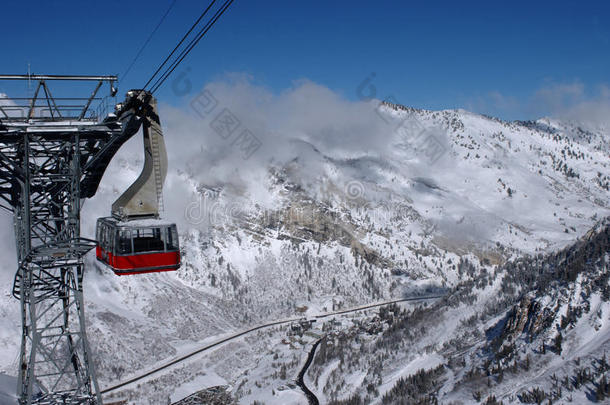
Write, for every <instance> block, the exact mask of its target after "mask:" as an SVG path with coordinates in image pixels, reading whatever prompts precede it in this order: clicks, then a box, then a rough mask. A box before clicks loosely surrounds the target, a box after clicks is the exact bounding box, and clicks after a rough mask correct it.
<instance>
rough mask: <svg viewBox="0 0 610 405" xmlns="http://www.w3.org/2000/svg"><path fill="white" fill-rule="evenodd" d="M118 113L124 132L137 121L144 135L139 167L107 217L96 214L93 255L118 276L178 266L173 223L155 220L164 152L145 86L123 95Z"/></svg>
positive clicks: (164, 172) (163, 173) (153, 104)
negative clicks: (98, 216)
mask: <svg viewBox="0 0 610 405" xmlns="http://www.w3.org/2000/svg"><path fill="white" fill-rule="evenodd" d="M117 117H118V119H119V120H120V121H121V122H124V123H125V122H126V123H127V124H125V125H126V126H127V127H128V130H130V131H133V133H135V132H136V131H137V130H138V128H137V127H135V128H134V127H133V126H132V127H130V124H129V123H130V122H133V120H134V119H137V121H139V122H140V123H141V125H142V129H143V131H142V132H143V134H144V167H143V169H142V173H140V176H139V177H138V178H137V179H136V181H135V182H134V183H133V184H132V185H131V186H129V188H128V189H127V190H126V191H125V192H124V193H123V194H122V195H121V196H120V197H119V198H118V199H117V200H116V201H115V202H114V204H112V216H111V217H105V218H99V219H98V220H97V226H96V239H97V246H96V258H97V260H99V261H100V262H102V263H104V264H105V265H107V266H108V267H110V268H111V269H112V270H113V271H114V273H115V274H117V275H127V274H141V273H153V272H159V271H172V270H177V269H178V268H179V267H180V246H179V243H178V231H177V229H176V225H175V224H171V223H167V222H163V221H161V220H160V219H159V206H160V205H161V197H162V191H163V183H164V181H165V177H166V175H167V152H166V151H165V140H164V137H163V132H162V131H161V124H160V122H159V115H158V113H157V102H156V100H155V99H154V98H153V97H152V95H151V94H150V93H149V92H147V91H144V90H132V91H130V92H128V93H127V98H126V101H125V103H124V104H119V105H118V106H117Z"/></svg>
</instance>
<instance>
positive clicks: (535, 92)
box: [0, 0, 610, 119]
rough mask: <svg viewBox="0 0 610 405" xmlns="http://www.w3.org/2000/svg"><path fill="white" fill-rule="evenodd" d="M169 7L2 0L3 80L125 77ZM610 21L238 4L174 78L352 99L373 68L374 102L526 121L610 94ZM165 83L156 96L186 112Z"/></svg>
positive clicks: (476, 8)
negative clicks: (317, 88) (311, 88)
mask: <svg viewBox="0 0 610 405" xmlns="http://www.w3.org/2000/svg"><path fill="white" fill-rule="evenodd" d="M170 2H171V0H147V1H140V0H132V1H116V0H109V1H96V2H83V1H75V0H65V1H58V0H55V1H52V0H49V1H33V2H17V1H11V2H5V3H4V4H3V10H2V14H3V17H4V18H3V19H2V24H1V25H0V32H1V33H2V35H3V38H5V46H4V47H3V58H2V62H1V63H0V66H1V67H0V71H2V73H25V72H26V69H27V64H28V63H30V64H31V67H32V71H33V72H34V73H53V74H119V75H120V74H121V73H123V72H124V71H125V69H126V67H127V66H128V65H129V63H130V62H131V60H132V58H133V57H134V55H135V53H136V52H137V51H138V49H139V48H140V46H141V44H142V43H143V42H144V41H145V40H146V38H147V37H148V35H149V34H150V32H151V31H152V29H153V28H154V27H155V25H156V24H157V23H158V21H159V19H160V17H161V15H162V14H163V13H164V12H165V10H166V9H167V7H168V6H169V4H170ZM206 4H207V2H197V1H186V0H177V3H176V5H175V6H174V8H173V9H172V10H171V12H170V14H169V15H168V17H167V19H166V20H165V23H164V24H163V26H162V27H161V28H160V30H159V31H158V32H157V34H156V35H155V37H154V38H153V41H152V43H151V44H150V45H149V47H148V48H147V49H146V50H145V52H144V53H143V55H142V56H141V57H140V59H139V60H138V62H137V63H136V65H135V67H134V68H133V70H132V71H131V72H130V73H129V75H128V76H127V77H125V78H124V80H123V81H122V82H121V83H120V87H121V90H126V89H127V88H137V87H141V86H142V85H143V84H144V83H145V82H146V80H147V78H148V77H149V76H150V74H151V73H152V72H153V71H154V69H155V68H156V66H157V65H158V64H159V63H160V62H161V61H162V60H163V58H164V57H165V56H166V55H167V53H168V52H169V51H170V50H171V49H172V48H173V46H174V45H175V43H176V42H177V41H178V40H179V38H180V37H181V36H182V34H183V33H184V32H185V31H186V30H187V28H188V27H189V26H190V24H192V22H193V21H194V20H195V18H196V17H197V16H198V15H199V13H200V12H201V11H202V9H203V8H204V7H205V5H206ZM609 16H610V3H609V2H601V1H599V2H575V1H574V2H567V1H564V2H562V1H554V2H543V1H539V2H531V1H530V2H519V1H512V2H489V1H487V2H433V1H430V2H418V4H412V2H403V1H380V2H372V1H358V0H352V1H344V0H333V1H315V0H313V1H299V2H297V1H277V0H262V1H246V0H235V3H234V4H233V6H232V7H231V9H230V10H229V11H228V12H227V14H225V16H223V17H222V19H221V21H220V22H219V23H218V24H217V25H216V26H215V27H214V28H213V30H212V31H211V32H210V34H209V35H208V36H207V37H206V38H205V39H204V40H203V41H202V42H201V43H200V44H199V45H198V46H197V48H195V50H194V51H193V53H192V54H191V55H190V56H189V57H188V58H187V59H186V60H185V62H184V63H183V64H182V65H181V67H180V68H179V69H178V70H177V71H176V73H175V75H176V76H177V75H178V74H179V73H181V72H182V73H184V72H186V73H187V74H188V78H189V80H190V81H191V83H192V84H193V87H194V88H201V87H203V86H204V84H205V83H208V82H210V81H214V80H218V79H219V78H222V77H224V76H225V75H226V74H228V73H235V72H237V73H245V74H248V75H249V76H250V77H251V78H252V81H253V82H255V83H256V84H260V85H263V86H266V87H268V88H270V89H271V90H272V91H275V92H281V91H283V90H284V89H287V88H290V87H291V86H293V84H294V83H295V81H299V80H302V79H307V80H311V81H313V82H316V83H318V84H321V85H324V86H326V87H328V88H330V89H332V90H333V91H335V92H338V93H339V94H341V95H342V96H344V97H345V98H347V99H350V100H356V99H357V97H358V95H357V91H356V89H357V88H358V86H359V84H361V83H362V81H363V80H364V79H365V78H367V77H369V75H370V74H371V73H372V72H374V73H375V78H374V81H373V84H374V86H375V89H376V91H377V93H376V96H377V97H379V98H386V97H391V98H392V99H394V100H396V101H398V102H400V103H401V104H405V105H410V106H415V107H422V108H430V109H444V108H460V107H461V108H466V109H470V110H474V111H476V112H482V113H487V114H491V115H496V116H500V117H502V118H506V119H529V118H536V117H537V116H540V115H545V114H549V113H552V112H553V110H554V109H557V108H566V107H569V106H570V104H574V103H579V102H582V101H584V100H588V99H596V98H599V97H608V94H607V93H608V85H610V52H609V51H610V21H609V18H610V17H609ZM176 76H175V77H176ZM175 77H174V78H175ZM171 80H172V79H170V81H169V82H171ZM169 82H168V83H167V84H166V85H165V86H164V88H163V89H162V90H161V91H160V92H159V93H158V94H157V95H158V97H159V98H160V99H161V100H162V101H164V102H167V103H170V104H174V105H181V104H182V103H184V102H185V99H184V98H183V97H179V96H178V95H176V94H175V92H174V91H173V90H172V86H171V83H169ZM0 92H8V93H9V95H11V94H14V92H15V91H14V90H13V89H11V88H8V87H6V85H4V84H2V83H0ZM186 97H188V96H186Z"/></svg>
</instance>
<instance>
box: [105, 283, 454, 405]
mask: <svg viewBox="0 0 610 405" xmlns="http://www.w3.org/2000/svg"><path fill="white" fill-rule="evenodd" d="M442 297H444V295H426V296H419V297H409V298H402V299H398V300H391V301H383V302H378V303H375V304H367V305H362V306H358V307H354V308H350V309H344V310H341V311H334V312H329V313H326V314H320V315H315V316H311V317H309V318H310V319H323V318H328V317H331V316H335V315H341V314H346V313H350V312H357V311H364V310H367V309H371V308H376V307H382V306H385V305H392V304H397V303H400V302H407V301H424V300H431V299H437V298H442ZM300 319H303V317H298V318H288V319H284V320H279V321H275V322H270V323H266V324H263V325H259V326H255V327H253V328H250V329H246V330H244V331H241V332H237V333H234V334H232V335H230V336H227V337H225V338H222V339H220V340H218V341H216V342H213V343H210V344H208V345H206V346H203V347H201V348H199V349H197V350H194V351H192V352H189V353H187V354H185V355H183V356H180V357H178V358H176V359H174V360H171V361H169V362H167V363H165V364H163V365H161V366H158V367H155V368H153V369H151V370H149V371H147V372H144V373H142V374H139V375H137V376H135V377H132V378H129V379H127V380H125V381H122V382H119V383H116V384H114V385H111V386H109V387H106V388H104V389H102V390H101V392H100V393H101V394H107V393H109V392H112V391H116V390H118V389H120V388H124V387H126V386H128V385H131V384H133V383H136V382H138V381H141V380H143V379H145V378H147V377H150V376H152V375H153V374H156V373H158V372H160V371H163V370H166V369H168V368H170V367H172V366H174V365H176V364H178V363H181V362H183V361H185V360H187V359H189V358H191V357H193V356H195V355H197V354H200V353H202V352H205V351H207V350H210V349H212V348H214V347H217V346H220V345H222V344H224V343H227V342H230V341H232V340H235V339H238V338H240V337H242V336H244V335H247V334H249V333H252V332H255V331H257V330H260V329H266V328H270V327H272V326H277V325H284V324H287V323H291V322H294V321H298V320H300ZM318 343H319V341H318V342H316V344H315V345H314V348H312V352H310V356H311V358H312V359H313V352H315V348H317V344H318ZM308 360H309V359H308ZM306 364H307V363H306ZM309 364H311V360H310V361H309ZM309 364H307V367H309ZM301 371H303V370H301ZM303 375H304V374H303ZM303 386H304V385H303ZM301 388H303V387H301ZM304 390H307V387H305V389H304ZM311 395H313V394H311ZM313 397H314V398H315V395H313ZM308 398H309V397H308ZM315 400H316V401H317V398H316V399H315ZM311 403H312V402H310V404H311ZM315 403H316V404H317V403H318V402H315Z"/></svg>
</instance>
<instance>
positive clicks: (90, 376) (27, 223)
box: [0, 75, 141, 404]
mask: <svg viewBox="0 0 610 405" xmlns="http://www.w3.org/2000/svg"><path fill="white" fill-rule="evenodd" d="M0 80H30V81H35V82H36V90H35V92H34V95H33V97H29V98H21V99H12V102H11V103H10V104H9V103H7V102H6V101H5V102H3V104H0V198H1V199H2V200H3V201H2V204H0V207H1V208H4V209H6V210H9V211H10V212H11V213H12V214H13V217H14V228H15V238H16V246H17V259H18V268H17V272H16V275H15V283H14V285H13V295H14V296H15V297H16V298H18V299H19V300H20V301H21V316H22V326H23V327H22V340H21V352H20V362H19V374H18V379H19V387H18V390H19V391H18V395H19V396H20V403H21V404H101V402H102V401H101V396H100V391H99V388H98V385H97V380H96V377H95V372H94V367H93V364H92V358H91V350H90V348H89V345H88V340H87V335H86V331H85V314H84V303H83V286H82V282H83V274H84V261H83V256H84V255H85V254H86V253H87V252H88V251H89V250H90V249H92V248H93V247H94V246H95V241H93V240H89V239H85V238H82V237H81V235H80V209H81V201H82V200H83V199H85V198H90V197H92V196H93V195H94V194H95V192H96V190H97V187H98V185H99V182H100V180H101V178H102V175H103V173H104V171H105V169H106V167H107V166H108V163H109V162H110V160H111V159H112V157H113V156H114V154H115V153H116V152H117V150H118V149H119V148H120V146H121V145H122V144H123V143H125V141H127V140H128V139H129V138H130V137H131V136H132V135H134V134H135V133H136V132H137V131H138V129H139V127H140V122H141V120H140V118H139V117H138V114H137V108H132V109H128V110H127V111H126V112H124V113H122V114H121V116H120V117H116V116H114V115H106V114H101V113H99V112H98V113H95V112H93V111H92V110H91V107H92V105H94V104H95V103H96V102H102V101H107V97H106V98H101V97H98V96H97V94H98V90H99V89H100V88H101V87H102V85H103V84H104V83H105V82H107V83H109V84H110V87H111V95H112V96H114V94H115V93H116V90H115V89H114V86H113V83H114V82H116V80H117V78H116V77H115V76H40V75H23V76H22V75H0ZM51 81H62V84H63V83H65V82H76V81H78V82H81V83H82V82H84V81H89V82H92V83H95V84H96V87H95V89H94V91H93V92H92V93H91V95H90V96H89V97H82V98H61V99H60V98H53V96H52V95H51V92H50V88H49V86H48V85H47V82H51ZM0 100H4V99H0ZM18 100H25V101H26V103H23V105H20V104H15V101H18ZM78 102H81V104H78ZM113 104H114V103H113ZM102 105H103V103H102ZM102 118H103V119H102Z"/></svg>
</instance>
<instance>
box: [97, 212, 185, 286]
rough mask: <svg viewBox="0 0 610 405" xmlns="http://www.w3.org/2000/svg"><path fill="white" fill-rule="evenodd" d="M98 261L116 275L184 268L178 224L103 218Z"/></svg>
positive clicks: (98, 230) (98, 221)
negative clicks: (182, 266) (181, 262)
mask: <svg viewBox="0 0 610 405" xmlns="http://www.w3.org/2000/svg"><path fill="white" fill-rule="evenodd" d="M96 238H97V247H96V250H95V255H96V257H97V260H99V261H100V262H102V263H104V264H106V265H107V266H108V267H110V268H111V269H112V270H113V271H114V273H115V274H117V275H119V276H122V275H128V274H142V273H153V272H159V271H173V270H177V269H178V268H179V267H180V246H179V244H178V231H177V230H176V225H175V224H169V223H164V222H162V221H160V220H156V219H145V220H137V221H129V222H119V221H118V220H117V219H115V218H114V217H107V218H99V219H98V220H97V227H96Z"/></svg>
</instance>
